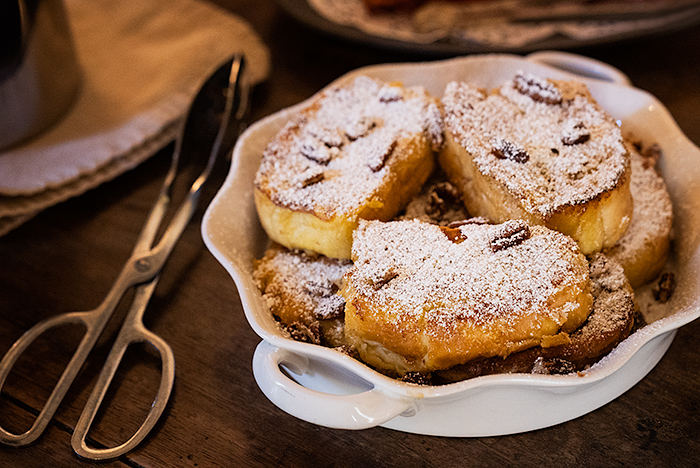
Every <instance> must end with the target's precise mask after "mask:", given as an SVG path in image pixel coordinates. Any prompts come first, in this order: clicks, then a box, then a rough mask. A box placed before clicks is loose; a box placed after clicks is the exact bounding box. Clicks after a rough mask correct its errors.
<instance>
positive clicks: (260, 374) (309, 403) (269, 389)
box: [253, 341, 416, 429]
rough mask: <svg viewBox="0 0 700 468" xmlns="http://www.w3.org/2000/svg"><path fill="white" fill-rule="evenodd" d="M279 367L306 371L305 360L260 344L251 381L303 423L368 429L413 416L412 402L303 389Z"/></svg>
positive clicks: (378, 394) (376, 392)
mask: <svg viewBox="0 0 700 468" xmlns="http://www.w3.org/2000/svg"><path fill="white" fill-rule="evenodd" d="M281 364H284V365H286V366H288V367H289V368H291V369H295V372H296V370H299V371H301V372H306V371H307V370H308V359H307V358H306V357H304V356H300V355H297V354H294V353H292V352H290V351H287V350H285V349H281V348H277V347H275V346H273V345H271V344H269V343H267V342H265V341H263V342H261V343H260V344H259V345H258V347H257V348H256V350H255V354H254V355H253V374H254V376H255V380H256V381H257V383H258V386H259V387H260V389H261V390H262V392H263V393H264V394H265V396H266V397H267V398H268V399H269V400H270V401H271V402H272V403H274V404H275V405H276V406H277V407H279V408H280V409H281V410H283V411H285V412H286V413H289V414H291V415H292V416H295V417H297V418H299V419H302V420H304V421H307V422H310V423H313V424H318V425H321V426H326V427H331V428H336V429H368V428H371V427H375V426H379V425H380V424H382V423H384V422H386V421H389V420H390V419H393V418H395V417H396V416H399V415H401V414H404V415H407V416H408V415H413V414H415V411H416V407H415V403H414V402H413V401H411V400H409V399H406V398H403V399H402V398H400V397H392V396H390V395H387V394H386V393H385V392H383V391H382V390H380V389H378V388H377V387H373V388H371V389H369V390H365V391H361V392H360V393H354V394H351V395H336V394H331V393H325V392H322V391H317V390H312V389H309V388H306V387H304V386H303V385H301V384H299V383H297V382H296V381H295V380H293V379H292V378H291V377H289V376H288V375H287V374H285V373H284V372H282V370H281V369H280V365H281ZM315 377H319V378H322V375H317V376H315Z"/></svg>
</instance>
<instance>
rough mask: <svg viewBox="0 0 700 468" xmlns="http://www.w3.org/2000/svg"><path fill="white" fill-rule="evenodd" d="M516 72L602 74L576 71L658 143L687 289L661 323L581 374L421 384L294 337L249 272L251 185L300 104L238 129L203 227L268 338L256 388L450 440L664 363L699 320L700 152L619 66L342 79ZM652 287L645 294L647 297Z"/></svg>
mask: <svg viewBox="0 0 700 468" xmlns="http://www.w3.org/2000/svg"><path fill="white" fill-rule="evenodd" d="M545 63H555V64H556V65H557V66H558V67H560V68H554V67H551V66H549V65H545ZM562 68H564V69H566V70H569V71H562ZM518 70H527V71H531V72H534V73H537V74H540V75H543V76H548V77H553V78H572V77H574V75H573V74H572V73H571V71H574V72H576V73H579V75H585V76H588V77H590V76H593V77H597V78H598V79H594V78H581V76H578V78H579V79H582V80H584V81H586V82H587V83H588V85H589V87H590V89H591V92H592V93H593V95H594V96H595V97H596V99H597V100H598V101H599V103H600V104H601V105H602V106H603V107H604V108H605V109H606V110H607V111H608V112H609V113H610V114H612V116H613V117H614V118H616V119H619V120H620V121H622V125H623V127H624V128H625V129H626V130H632V131H634V132H635V133H636V134H638V135H643V136H644V137H645V138H648V139H653V140H655V141H657V142H658V143H659V144H660V145H661V147H662V148H663V150H664V157H663V159H662V161H661V170H662V171H663V173H664V177H665V179H666V182H667V184H668V186H669V191H670V194H671V197H672V199H673V202H674V209H675V215H676V218H675V225H674V229H675V232H676V237H675V239H674V249H673V256H672V260H671V261H672V262H673V270H674V272H675V274H676V279H677V283H678V286H677V289H676V292H675V294H674V296H673V298H672V300H671V301H669V302H668V303H666V304H665V305H664V306H663V307H659V306H658V305H657V306H655V307H656V308H654V307H652V308H650V309H649V314H651V315H652V316H653V317H654V318H655V319H656V320H655V321H654V322H653V323H651V324H650V325H648V326H646V327H644V328H642V329H641V330H639V331H637V332H636V333H634V334H633V335H632V336H630V337H629V338H627V339H626V340H625V341H624V342H623V343H621V344H620V345H619V346H618V347H617V348H616V349H615V350H613V351H612V352H611V353H610V354H609V355H608V356H607V357H605V358H604V359H603V360H601V361H600V362H599V363H597V364H596V365H594V366H593V367H592V368H591V369H590V370H587V371H586V372H585V373H584V374H582V375H553V376H548V375H529V374H512V375H491V376H484V377H478V378H475V379H471V380H466V381H462V382H457V383H453V384H450V385H445V386H417V385H412V384H407V383H402V382H398V381H396V380H393V379H390V378H388V377H386V376H383V375H381V374H379V373H377V372H375V371H373V370H372V369H370V368H369V367H367V366H365V365H364V364H362V363H361V362H359V361H356V360H354V359H352V358H350V357H348V356H346V355H343V354H341V353H339V352H336V351H334V350H332V349H329V348H324V347H321V346H316V345H311V344H307V343H301V342H297V341H293V340H291V339H288V338H286V337H285V336H284V334H283V333H281V331H280V329H279V327H278V325H277V323H276V322H275V320H274V319H273V318H272V316H271V314H270V313H269V312H268V310H267V309H266V307H265V305H264V304H263V301H262V298H261V295H260V292H259V291H258V289H257V288H256V286H255V284H254V283H253V279H252V268H253V266H252V264H253V259H255V258H260V257H261V256H262V254H263V252H264V250H265V248H266V247H267V244H268V238H267V236H266V235H265V233H264V231H263V230H262V228H261V226H260V224H259V222H258V218H257V214H256V211H255V205H254V202H253V192H252V188H253V185H252V180H253V176H254V174H255V172H256V170H257V167H258V165H259V162H260V157H261V154H262V151H263V149H264V147H265V146H266V145H267V143H268V142H269V141H270V139H271V138H272V137H273V136H274V135H275V134H276V133H277V132H278V131H279V130H280V129H281V128H282V126H283V125H284V123H285V122H286V121H287V120H288V119H289V118H290V116H292V115H293V114H295V113H297V112H299V110H300V109H301V108H302V107H304V106H305V104H306V103H301V104H298V105H296V106H294V107H292V108H289V109H286V110H283V111H280V112H278V113H276V114H274V115H271V116H269V117H267V118H265V119H263V120H261V121H259V122H257V123H256V124H254V125H252V126H251V127H250V128H249V129H248V130H247V131H246V132H245V133H244V134H243V135H242V136H241V138H240V139H239V141H238V143H237V144H236V147H235V148H234V151H233V161H232V164H231V170H230V173H229V175H228V177H227V179H226V181H225V183H224V185H223V187H222V188H221V190H220V192H219V193H218V194H217V196H216V197H215V199H214V200H213V201H212V203H211V205H210V206H209V207H208V209H207V212H206V214H205V217H204V221H203V224H202V235H203V238H204V241H205V243H206V245H207V247H208V248H209V249H210V250H211V252H212V253H213V254H214V256H215V257H216V258H217V259H218V260H219V261H220V262H221V263H222V264H223V266H224V267H225V268H226V270H227V271H228V272H229V274H230V275H231V277H232V278H233V280H234V282H235V284H236V286H237V288H238V291H239V294H240V297H241V301H242V304H243V308H244V310H245V313H246V317H247V319H248V322H249V323H250V326H251V327H252V328H253V330H254V331H255V332H256V333H257V334H258V335H259V336H260V337H261V338H262V339H263V342H262V343H261V344H260V345H259V346H258V348H257V350H256V352H255V354H254V357H253V371H254V374H255V378H256V380H257V382H258V385H259V386H260V388H261V390H262V391H263V393H264V394H265V395H266V396H267V397H268V398H269V399H270V400H271V401H272V402H273V403H274V404H275V405H277V406H278V407H280V408H281V409H282V410H284V411H286V412H287V413H289V414H291V415H294V416H296V417H298V418H300V419H303V420H305V421H309V422H312V423H315V424H319V425H323V426H328V427H335V428H346V429H362V428H368V427H373V426H377V425H381V426H384V427H389V428H393V429H397V430H401V431H406V432H414V433H421V434H433V435H444V436H490V435H501V434H510V433H516V432H523V431H528V430H533V429H537V428H542V427H546V426H550V425H554V424H558V423H561V422H564V421H567V420H570V419H573V418H576V417H578V416H581V415H583V414H585V413H587V412H589V411H592V410H594V409H596V408H598V407H600V406H602V405H604V404H606V403H608V402H609V401H611V400H613V399H614V398H616V397H618V396H619V395H621V394H622V393H624V392H625V391H626V390H628V389H629V388H631V387H632V386H633V385H635V384H636V383H637V382H638V381H639V380H641V379H642V378H643V377H644V376H645V375H646V374H647V373H648V372H649V371H650V370H651V369H652V368H653V367H654V366H655V365H656V363H657V362H658V361H659V360H660V359H661V357H662V356H663V355H664V353H665V352H666V350H667V349H668V347H669V346H670V344H671V342H672V340H673V337H674V336H675V333H676V330H677V328H678V327H680V326H682V325H684V324H686V323H688V322H690V321H692V320H694V319H696V318H697V317H698V316H700V279H699V278H700V274H699V273H700V250H699V249H698V245H699V244H700V150H699V149H698V148H697V147H695V146H694V145H693V144H692V143H691V142H690V141H689V140H688V139H687V138H686V137H685V136H684V135H683V134H682V133H681V131H680V130H679V128H678V126H677V125H676V124H675V122H674V121H673V119H672V117H671V116H670V114H669V113H668V111H667V110H666V109H665V108H664V107H663V105H662V104H661V103H660V102H659V101H658V100H656V99H655V98H654V97H653V96H651V95H649V94H648V93H646V92H644V91H640V90H637V89H634V88H632V87H630V86H628V83H629V82H628V81H627V79H626V77H625V76H624V75H622V74H621V73H620V72H617V71H616V70H614V69H612V68H611V67H609V66H606V65H604V64H600V63H598V62H593V61H591V60H590V59H585V58H583V57H580V56H574V55H571V54H561V53H544V54H536V55H534V56H530V57H527V58H522V57H516V56H510V55H483V56H470V57H464V58H457V59H451V60H446V61H438V62H430V63H417V64H398V65H379V66H372V67H367V68H363V69H359V70H356V71H354V72H351V73H349V74H348V75H346V76H343V77H341V78H340V79H339V81H342V80H347V79H350V78H352V77H354V76H357V75H358V74H365V75H369V76H373V77H376V78H379V79H382V80H386V81H396V80H400V81H402V82H403V83H404V84H406V85H416V84H420V85H424V86H425V87H426V88H427V89H428V90H429V91H430V92H432V93H433V94H434V95H436V96H441V95H442V92H443V90H444V87H445V85H446V84H447V82H448V81H450V80H454V79H462V80H468V81H471V82H474V83H476V84H478V85H480V86H485V87H494V86H497V85H499V84H500V83H502V82H503V81H505V80H507V79H510V78H511V77H512V76H513V75H514V74H515V73H516V72H517V71H518ZM601 79H603V80H607V81H608V82H605V81H601ZM610 81H614V82H615V83H610ZM645 294H646V292H644V293H642V294H641V295H640V296H639V297H640V300H641V301H642V302H643V301H644V298H645V297H646V296H645ZM650 302H652V303H653V301H650Z"/></svg>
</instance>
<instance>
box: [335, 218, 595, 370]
mask: <svg viewBox="0 0 700 468" xmlns="http://www.w3.org/2000/svg"><path fill="white" fill-rule="evenodd" d="M353 261H354V264H353V266H352V267H351V268H350V270H349V271H348V273H347V274H346V276H345V284H344V286H343V289H341V294H342V295H343V297H345V302H346V306H345V335H346V339H347V340H348V342H349V344H350V345H352V346H354V347H355V348H356V350H357V352H358V353H359V356H360V357H361V359H362V360H363V361H364V362H366V363H367V364H369V365H371V366H373V367H375V368H377V369H379V370H381V371H383V372H385V373H388V374H390V375H392V374H393V375H399V376H401V375H404V374H406V373H409V372H429V371H435V370H441V369H449V368H451V367H453V366H455V365H459V364H464V363H466V362H468V361H470V360H473V359H477V358H482V357H493V356H500V357H505V356H508V355H510V354H512V353H516V352H518V351H522V350H524V349H527V348H531V347H534V346H543V347H552V346H557V345H562V344H566V343H569V341H570V338H569V333H571V332H573V331H575V330H576V329H578V328H579V327H580V326H581V324H583V323H584V322H585V321H586V319H587V317H588V315H589V312H590V311H591V305H592V302H593V296H592V295H591V285H590V280H589V265H588V261H587V260H586V257H584V256H583V254H581V252H580V249H579V248H578V246H577V245H576V243H575V242H574V241H573V240H572V239H571V238H570V237H568V236H565V235H563V234H561V233H559V232H556V231H553V230H551V229H548V228H546V227H543V226H532V227H530V226H528V225H527V224H526V223H525V222H524V221H522V220H511V221H508V222H506V223H504V224H500V225H489V224H482V223H481V222H480V221H477V222H466V223H465V224H462V225H461V226H459V227H454V228H450V227H444V226H437V225H435V224H428V223H424V222H420V221H416V220H413V221H393V222H388V223H383V222H379V221H361V222H360V225H359V227H358V229H357V230H356V231H355V240H354V243H353Z"/></svg>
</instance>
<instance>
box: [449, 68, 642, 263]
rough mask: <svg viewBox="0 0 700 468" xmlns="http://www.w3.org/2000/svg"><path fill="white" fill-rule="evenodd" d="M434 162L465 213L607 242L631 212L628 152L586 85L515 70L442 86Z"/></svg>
mask: <svg viewBox="0 0 700 468" xmlns="http://www.w3.org/2000/svg"><path fill="white" fill-rule="evenodd" d="M442 102H443V105H444V110H445V140H446V143H445V146H444V148H443V150H442V151H441V153H440V164H441V166H442V167H443V169H444V170H445V172H446V173H447V174H448V176H449V178H450V180H451V181H452V182H453V183H454V184H455V185H457V186H458V187H459V188H460V189H461V191H462V193H463V196H464V202H465V204H466V206H467V209H468V210H469V212H470V213H471V214H472V215H474V216H483V217H486V218H488V219H489V220H491V221H493V222H504V221H506V220H508V219H514V218H520V219H524V220H526V221H527V222H528V223H529V224H542V225H545V226H547V227H549V228H552V229H555V230H557V231H560V232H563V233H565V234H568V235H570V236H571V237H573V238H574V239H575V240H576V241H577V242H578V244H579V246H580V247H581V250H582V252H583V253H584V254H589V253H592V252H596V251H600V250H601V249H603V248H606V247H612V246H613V245H614V244H615V243H616V242H617V241H618V239H620V237H621V236H622V235H623V234H624V233H625V232H626V230H627V228H628V226H629V223H630V220H631V217H632V198H631V195H630V190H629V179H630V163H629V154H628V152H627V149H626V148H625V145H624V144H623V139H622V135H621V132H620V129H619V128H618V126H617V125H616V124H615V122H614V121H613V119H612V118H611V117H610V116H609V115H607V114H606V113H605V112H604V111H603V110H602V109H601V108H600V107H599V106H598V104H597V103H596V102H595V101H594V99H593V98H592V97H591V95H590V93H589V91H588V89H587V88H586V86H585V85H583V84H581V83H577V82H569V81H556V80H548V79H544V78H540V77H538V76H534V75H531V74H527V73H519V74H518V75H516V76H515V78H514V79H512V80H510V81H508V82H506V83H505V84H504V85H503V86H501V87H500V88H499V89H496V90H494V91H493V92H488V91H487V90H484V89H479V88H476V87H473V86H471V85H469V84H467V83H458V82H452V83H450V84H448V86H447V88H446V90H445V94H444V97H443V99H442Z"/></svg>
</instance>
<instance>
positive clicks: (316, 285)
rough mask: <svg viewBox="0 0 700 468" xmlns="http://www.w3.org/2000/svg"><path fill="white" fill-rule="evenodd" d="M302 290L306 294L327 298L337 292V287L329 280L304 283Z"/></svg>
mask: <svg viewBox="0 0 700 468" xmlns="http://www.w3.org/2000/svg"><path fill="white" fill-rule="evenodd" d="M303 288H304V291H306V292H307V293H308V294H310V295H312V296H317V297H327V296H331V295H333V294H335V293H336V292H338V285H337V284H335V283H334V282H332V281H331V280H329V279H326V280H325V281H322V282H318V281H306V282H305V283H304V286H303Z"/></svg>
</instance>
